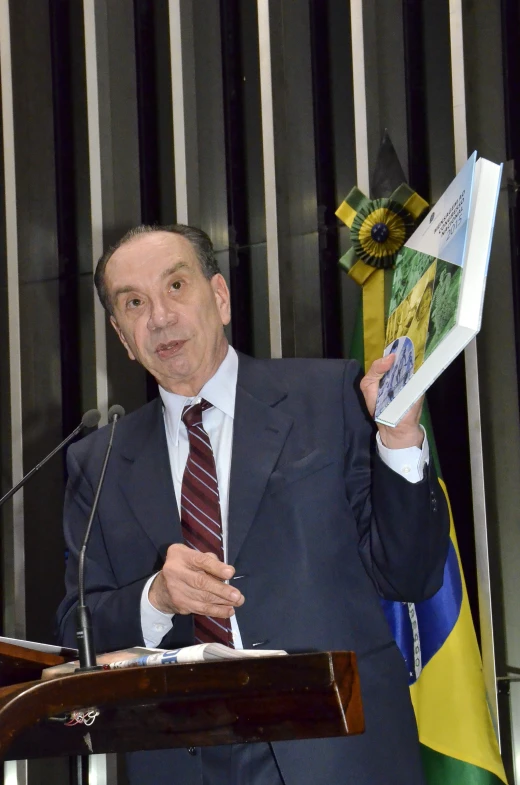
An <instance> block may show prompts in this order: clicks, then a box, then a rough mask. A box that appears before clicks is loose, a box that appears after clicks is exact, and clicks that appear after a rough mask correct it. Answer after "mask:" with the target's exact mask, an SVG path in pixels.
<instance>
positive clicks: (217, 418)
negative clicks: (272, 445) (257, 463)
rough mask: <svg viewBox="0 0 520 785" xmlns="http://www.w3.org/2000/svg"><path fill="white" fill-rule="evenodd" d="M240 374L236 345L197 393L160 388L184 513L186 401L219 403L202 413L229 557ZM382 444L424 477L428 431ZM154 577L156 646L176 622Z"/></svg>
mask: <svg viewBox="0 0 520 785" xmlns="http://www.w3.org/2000/svg"><path fill="white" fill-rule="evenodd" d="M237 377H238V356H237V353H236V352H235V350H234V349H233V348H232V347H231V346H230V347H229V349H228V352H227V355H226V357H225V358H224V360H223V361H222V363H221V365H220V366H219V368H218V369H217V371H216V373H215V375H214V376H212V378H211V379H210V380H209V381H208V382H206V384H205V385H204V387H203V388H202V390H201V391H200V393H199V395H198V396H197V397H196V398H184V397H183V396H182V395H176V394H175V393H171V392H167V391H166V390H164V389H163V388H162V387H159V392H160V395H161V398H162V401H163V405H164V423H165V427H166V440H167V443H168V453H169V457H170V466H171V471H172V477H173V486H174V490H175V497H176V499H177V507H178V509H179V517H180V514H181V488H182V477H183V474H184V468H185V466H186V461H187V460H188V453H189V441H188V431H187V429H186V426H185V425H184V423H183V422H182V419H181V415H182V411H183V409H184V407H185V406H186V405H188V404H190V403H192V402H194V401H195V402H196V401H198V400H200V399H201V398H204V399H205V400H206V401H208V402H209V403H211V404H212V405H213V408H211V409H207V410H205V411H204V412H203V413H202V419H203V425H204V429H205V431H206V433H207V434H208V436H209V440H210V442H211V446H212V448H213V454H214V456H215V464H216V468H217V480H218V488H219V495H220V513H221V518H222V535H223V541H224V560H226V558H227V541H228V537H227V530H228V510H229V477H230V473H231V449H232V445H233V421H234V416H235V396H236V387H237ZM377 446H378V450H379V455H380V456H381V459H382V460H383V461H384V462H385V463H386V464H387V465H388V466H389V467H390V468H391V469H393V470H394V471H396V472H397V473H398V474H401V475H402V476H403V477H405V478H406V479H407V480H408V481H409V482H419V480H422V477H423V469H424V464H425V463H427V462H428V458H429V448H428V442H427V439H426V434H425V436H424V441H423V445H422V448H419V447H409V448H406V449H402V450H391V449H388V448H387V447H385V446H384V445H383V444H382V442H381V439H380V438H379V434H377ZM154 578H155V575H152V576H151V577H150V579H149V580H148V581H147V583H146V585H145V587H144V589H143V593H142V595H141V628H142V631H143V638H144V641H145V644H146V645H147V646H148V647H150V648H154V647H156V646H157V645H158V644H159V642H160V641H161V640H162V639H163V637H164V636H165V635H166V634H167V633H168V632H169V631H170V630H171V628H172V626H173V623H172V617H171V615H170V614H167V613H162V611H159V610H157V608H154V606H153V605H152V604H151V603H150V601H149V599H148V591H149V589H150V586H151V584H152V581H153V579H154ZM230 621H231V630H232V633H233V642H234V645H235V648H236V649H242V648H243V646H242V640H241V637H240V630H239V629H238V624H237V620H236V616H232V617H231V620H230Z"/></svg>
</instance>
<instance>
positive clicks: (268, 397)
mask: <svg viewBox="0 0 520 785" xmlns="http://www.w3.org/2000/svg"><path fill="white" fill-rule="evenodd" d="M265 369H266V366H265V365H264V364H262V363H259V362H255V361H254V360H252V359H251V358H248V357H245V356H244V355H239V372H238V383H237V393H236V401H235V418H234V424H233V451H232V459H231V477H230V491H229V524H228V558H227V561H228V563H230V564H233V563H234V562H235V560H236V557H237V555H238V553H239V551H240V548H241V547H242V544H243V542H244V540H245V538H246V536H247V533H248V531H249V528H250V526H251V524H252V522H253V520H254V517H255V515H256V511H257V509H258V506H259V504H260V501H261V499H262V496H263V494H264V491H265V487H266V485H267V481H268V479H269V477H270V476H271V474H272V472H273V469H274V467H275V466H276V462H277V460H278V456H279V455H280V452H281V450H282V448H283V446H284V444H285V441H286V439H287V436H288V434H289V431H290V430H291V427H292V423H293V421H292V418H291V417H289V416H288V415H286V414H284V413H283V412H281V411H278V410H277V409H275V408H274V406H275V404H276V403H278V402H279V401H280V400H282V399H283V398H285V397H286V391H285V390H284V389H283V388H282V387H281V386H280V385H279V384H278V383H277V382H275V381H274V380H273V379H272V377H271V376H270V375H269V374H268V372H267V373H266V370H265ZM253 391H255V392H253ZM259 391H260V392H259Z"/></svg>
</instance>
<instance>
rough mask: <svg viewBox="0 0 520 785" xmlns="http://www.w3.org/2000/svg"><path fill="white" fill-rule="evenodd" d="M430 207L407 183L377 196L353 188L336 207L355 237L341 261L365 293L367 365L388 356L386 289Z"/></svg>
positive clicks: (365, 355)
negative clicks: (414, 232)
mask: <svg viewBox="0 0 520 785" xmlns="http://www.w3.org/2000/svg"><path fill="white" fill-rule="evenodd" d="M427 209H428V203H427V202H426V201H425V200H424V199H423V198H422V197H421V196H419V194H418V193H416V192H415V191H414V190H412V188H410V187H409V186H408V185H407V184H406V183H402V184H401V185H400V186H399V188H397V189H395V190H394V191H393V192H392V193H391V194H390V196H388V197H380V198H377V199H369V198H368V197H366V196H365V194H364V193H363V192H362V191H360V189H359V188H357V187H354V188H352V190H351V191H350V193H349V194H348V196H347V197H346V198H345V200H344V201H343V202H342V203H341V204H340V206H339V207H338V209H337V210H336V215H337V216H338V218H340V219H341V220H342V221H343V223H344V224H346V225H347V226H348V228H349V229H350V240H351V248H349V250H348V251H347V253H346V254H344V255H343V256H342V257H341V259H340V260H339V263H340V265H341V266H342V267H343V269H344V270H346V272H347V273H348V274H349V276H350V277H351V278H352V279H353V280H354V281H356V283H358V284H359V285H360V286H361V287H362V292H363V295H362V298H363V337H364V341H363V343H364V363H365V370H368V369H369V368H370V365H371V364H372V362H373V361H374V360H376V359H377V358H378V357H381V356H382V355H383V349H384V346H385V320H384V312H385V288H388V287H389V286H390V285H391V275H392V269H393V267H394V265H395V262H396V259H397V255H398V253H399V251H400V250H401V248H402V247H403V245H404V244H405V242H406V241H407V240H408V238H409V237H410V236H411V234H412V233H413V231H414V229H415V227H416V225H417V222H418V220H419V219H420V218H421V216H422V215H423V214H424V212H425V211H426V210H427ZM385 282H386V283H385Z"/></svg>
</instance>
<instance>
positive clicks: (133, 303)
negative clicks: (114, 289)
mask: <svg viewBox="0 0 520 785" xmlns="http://www.w3.org/2000/svg"><path fill="white" fill-rule="evenodd" d="M139 305H141V300H140V299H139V298H138V297H132V299H131V300H128V302H127V304H126V307H127V308H137V307H138V306H139Z"/></svg>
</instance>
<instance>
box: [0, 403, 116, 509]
mask: <svg viewBox="0 0 520 785" xmlns="http://www.w3.org/2000/svg"><path fill="white" fill-rule="evenodd" d="M100 419H101V412H99V411H98V410H97V409H89V410H88V412H85V414H84V415H83V417H82V418H81V422H80V424H79V425H78V426H77V427H76V428H74V430H73V431H72V433H70V434H69V435H68V436H67V438H66V439H64V440H63V441H62V442H61V444H58V446H57V447H55V448H54V450H53V451H52V452H50V453H49V454H48V455H47V457H46V458H44V459H43V461H40V463H39V464H38V465H37V466H35V467H34V469H31V471H30V472H28V473H27V474H26V475H25V477H22V479H21V480H20V482H19V483H17V485H15V486H14V488H11V490H10V491H7V493H6V494H5V496H2V498H1V499H0V507H1V506H2V504H5V502H6V501H8V500H9V499H10V498H11V496H14V494H15V493H16V491H19V490H20V488H21V487H22V485H25V483H26V482H27V480H30V479H31V477H32V476H33V474H36V472H37V471H38V470H39V469H41V468H42V466H45V464H46V463H47V461H50V459H51V458H52V457H53V456H54V455H56V453H57V452H59V451H60V450H62V449H63V448H64V447H66V446H67V444H68V443H69V442H71V441H72V440H73V438H74V437H75V436H77V435H78V433H79V432H80V431H82V430H83V428H95V426H96V425H97V424H98V422H99V421H100Z"/></svg>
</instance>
